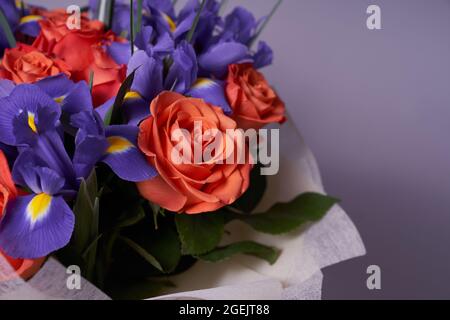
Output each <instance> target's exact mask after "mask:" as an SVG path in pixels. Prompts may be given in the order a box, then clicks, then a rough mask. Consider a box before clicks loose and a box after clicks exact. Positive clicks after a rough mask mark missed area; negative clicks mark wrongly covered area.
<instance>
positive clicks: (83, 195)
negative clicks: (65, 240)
mask: <svg viewBox="0 0 450 320" xmlns="http://www.w3.org/2000/svg"><path fill="white" fill-rule="evenodd" d="M90 189H91V187H88V185H87V181H84V180H83V181H81V185H80V190H79V191H78V196H77V199H76V201H75V206H74V207H73V212H74V214H75V227H74V231H73V234H72V240H71V245H72V246H73V247H74V249H75V251H76V252H78V254H82V253H83V252H84V250H86V248H87V246H88V245H89V243H90V242H91V241H92V239H93V238H92V225H93V223H94V218H95V217H96V215H97V214H96V212H95V203H93V202H92V199H91V197H92V194H90V193H89V192H90V191H89V190H90ZM95 236H96V235H95Z"/></svg>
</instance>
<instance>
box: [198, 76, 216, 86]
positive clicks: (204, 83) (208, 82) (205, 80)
mask: <svg viewBox="0 0 450 320" xmlns="http://www.w3.org/2000/svg"><path fill="white" fill-rule="evenodd" d="M214 84H215V82H214V81H212V80H211V79H208V78H198V79H197V81H196V82H195V83H194V85H193V88H206V87H209V86H213V85H214Z"/></svg>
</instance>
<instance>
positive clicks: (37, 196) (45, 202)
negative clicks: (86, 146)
mask: <svg viewBox="0 0 450 320" xmlns="http://www.w3.org/2000/svg"><path fill="white" fill-rule="evenodd" d="M13 173H14V179H15V181H17V183H18V184H20V185H22V186H26V187H27V188H28V189H29V190H30V191H31V192H32V193H31V194H30V195H26V196H19V197H18V198H16V199H15V200H14V201H13V202H11V203H9V204H8V207H7V209H6V212H5V215H4V217H3V219H2V220H1V222H0V247H2V249H3V250H4V251H5V252H6V253H7V254H8V255H10V256H11V257H14V258H27V259H35V258H40V257H44V256H46V255H48V254H49V253H51V252H53V251H55V250H58V249H60V248H62V247H64V246H65V245H66V244H67V243H68V242H69V241H70V237H71V235H72V231H73V228H74V223H75V216H74V214H73V212H72V210H71V209H70V207H69V206H68V205H67V203H66V201H65V200H64V198H63V192H62V191H63V188H64V185H65V179H64V177H62V176H61V175H59V174H58V173H57V172H56V171H54V170H52V169H50V168H49V167H46V166H43V164H42V163H40V162H38V161H36V158H35V155H34V153H33V151H31V150H30V149H27V150H25V151H23V152H22V153H21V154H20V156H19V157H18V158H17V160H16V165H15V169H14V172H13Z"/></svg>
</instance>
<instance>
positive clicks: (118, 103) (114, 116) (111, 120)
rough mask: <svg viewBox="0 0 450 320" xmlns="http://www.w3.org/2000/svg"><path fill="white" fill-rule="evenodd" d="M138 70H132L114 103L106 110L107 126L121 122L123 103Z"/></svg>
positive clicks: (105, 120)
mask: <svg viewBox="0 0 450 320" xmlns="http://www.w3.org/2000/svg"><path fill="white" fill-rule="evenodd" d="M136 70H137V69H136ZM136 70H134V71H133V72H131V73H130V75H129V76H128V77H127V78H126V79H125V81H124V82H123V83H122V85H121V86H120V88H119V92H118V93H117V96H116V100H115V101H114V104H113V105H112V106H111V108H110V109H109V110H108V111H107V112H106V115H105V119H104V120H103V122H104V123H105V125H106V126H109V125H113V124H120V120H121V119H120V116H121V107H122V104H123V100H124V98H125V95H126V94H127V92H128V91H130V88H131V86H132V84H133V81H134V75H135V73H136Z"/></svg>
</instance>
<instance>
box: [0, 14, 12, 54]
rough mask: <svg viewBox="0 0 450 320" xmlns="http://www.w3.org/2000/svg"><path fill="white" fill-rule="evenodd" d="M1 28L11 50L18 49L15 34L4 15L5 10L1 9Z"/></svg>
mask: <svg viewBox="0 0 450 320" xmlns="http://www.w3.org/2000/svg"><path fill="white" fill-rule="evenodd" d="M0 27H1V28H2V29H3V33H4V34H5V37H6V40H8V44H9V47H10V48H14V47H16V38H14V33H13V32H12V30H11V27H10V26H9V23H8V20H7V19H6V17H5V14H4V13H3V10H1V9H0Z"/></svg>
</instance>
